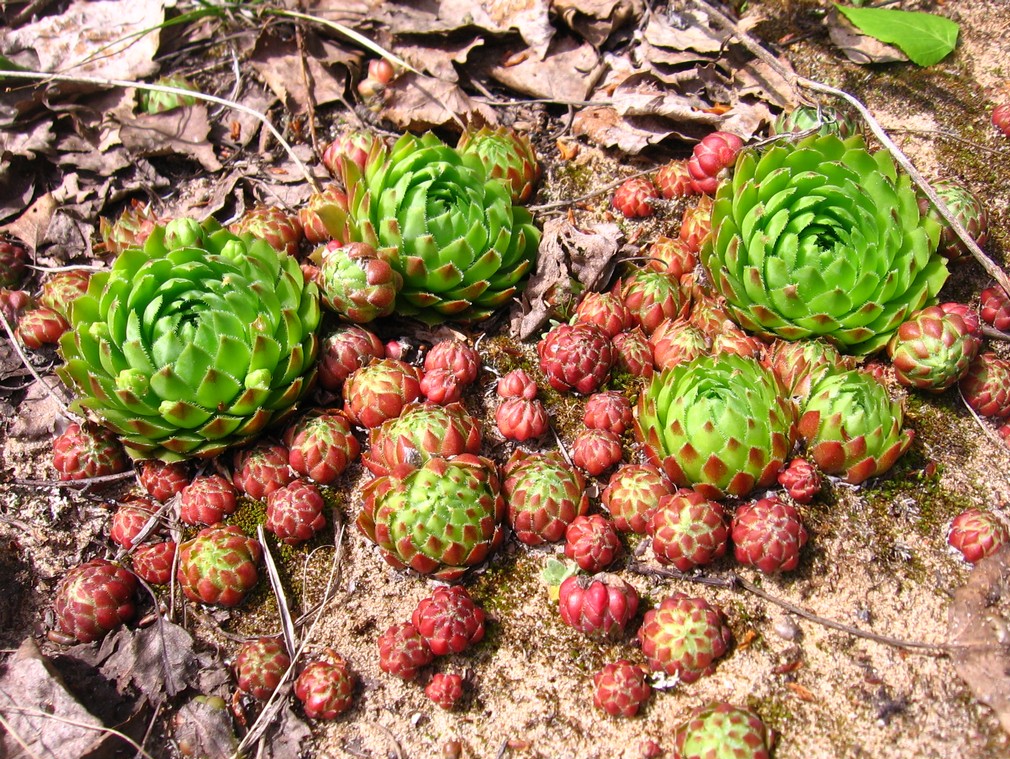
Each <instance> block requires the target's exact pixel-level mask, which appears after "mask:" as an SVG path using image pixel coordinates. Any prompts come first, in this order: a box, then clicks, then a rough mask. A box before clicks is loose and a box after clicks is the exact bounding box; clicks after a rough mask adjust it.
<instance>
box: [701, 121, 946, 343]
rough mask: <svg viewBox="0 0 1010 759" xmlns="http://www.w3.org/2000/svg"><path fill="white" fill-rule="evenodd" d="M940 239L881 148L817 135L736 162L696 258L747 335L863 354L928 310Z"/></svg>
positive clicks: (939, 279) (939, 278)
mask: <svg viewBox="0 0 1010 759" xmlns="http://www.w3.org/2000/svg"><path fill="white" fill-rule="evenodd" d="M939 232H940V229H939V225H938V224H937V223H936V221H935V220H933V219H931V218H929V217H923V216H922V215H921V214H920V213H919V207H918V204H917V201H916V195H915V192H914V190H913V189H912V187H911V183H910V181H909V179H908V177H907V176H905V175H900V176H899V175H898V173H897V171H896V170H895V167H894V163H893V162H892V160H891V158H890V156H889V155H888V154H887V153H886V152H885V151H879V152H877V153H873V154H871V153H869V152H868V151H867V150H866V148H865V146H864V145H863V142H862V140H861V139H860V138H858V137H851V138H849V139H847V140H841V139H839V138H838V137H836V136H834V135H827V136H814V137H809V138H807V139H805V140H802V141H800V142H799V143H797V144H796V145H790V144H779V145H775V146H773V147H771V148H769V149H768V150H766V151H765V152H764V153H761V154H758V153H756V152H755V151H752V150H748V151H743V152H742V153H741V154H740V156H739V157H738V158H737V163H736V169H735V171H734V174H733V179H732V181H730V182H724V183H723V184H722V185H721V186H720V188H719V191H718V194H717V196H716V200H715V204H714V206H713V209H712V234H711V235H710V236H709V238H708V240H707V241H706V242H705V244H704V246H703V247H702V251H701V261H702V264H703V265H704V267H705V269H706V271H707V272H708V275H709V278H710V280H711V281H712V283H713V285H714V287H715V289H716V290H717V291H718V292H719V294H720V295H722V296H723V297H724V298H725V299H726V309H727V311H729V312H730V314H731V316H732V317H733V318H734V319H735V320H736V321H737V322H738V323H739V324H740V325H741V326H743V327H744V328H745V329H748V330H751V331H753V332H757V333H759V334H762V335H766V336H767V335H775V336H778V337H782V338H784V339H786V340H800V339H803V338H807V337H824V338H826V339H827V340H830V341H831V342H832V343H834V344H835V345H837V346H838V348H839V349H840V350H842V351H843V352H846V353H852V354H856V355H864V354H869V353H873V352H874V351H877V350H879V349H880V348H882V347H883V346H884V345H886V343H887V341H888V340H889V339H890V337H891V335H892V334H893V333H894V331H895V330H896V329H897V328H898V326H899V325H900V324H901V323H902V322H903V321H904V320H905V319H906V318H907V317H908V315H909V314H911V313H912V312H914V311H917V310H918V309H920V308H923V307H924V306H927V305H930V304H931V303H933V302H935V296H936V294H937V293H938V292H939V290H940V287H941V286H942V285H943V283H944V281H945V280H946V279H947V267H946V264H945V263H944V260H943V259H942V258H941V257H940V256H939V255H937V254H936V247H937V241H938V238H939Z"/></svg>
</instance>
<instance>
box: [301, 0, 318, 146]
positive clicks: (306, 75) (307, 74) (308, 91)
mask: <svg viewBox="0 0 1010 759" xmlns="http://www.w3.org/2000/svg"><path fill="white" fill-rule="evenodd" d="M298 8H299V10H305V9H304V7H303V3H302V1H301V0H299V1H298ZM295 43H296V44H297V46H298V63H299V66H300V68H301V74H302V85H303V86H304V87H305V98H306V101H307V103H308V110H309V112H308V114H306V118H307V119H308V120H309V137H310V138H311V140H312V152H313V153H315V154H316V155H317V156H319V155H321V153H320V150H319V136H318V135H317V133H316V82H315V79H314V78H313V76H312V72H311V71H310V70H309V61H308V55H307V54H306V52H305V34H304V33H303V32H302V25H301V24H298V23H296V24H295Z"/></svg>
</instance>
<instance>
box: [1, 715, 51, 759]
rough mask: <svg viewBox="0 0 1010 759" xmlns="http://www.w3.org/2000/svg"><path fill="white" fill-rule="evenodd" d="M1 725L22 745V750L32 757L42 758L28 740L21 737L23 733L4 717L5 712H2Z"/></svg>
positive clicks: (33, 758)
mask: <svg viewBox="0 0 1010 759" xmlns="http://www.w3.org/2000/svg"><path fill="white" fill-rule="evenodd" d="M0 727H2V728H3V729H4V730H6V731H7V734H8V735H10V736H12V737H13V738H14V740H15V742H17V744H18V745H19V746H20V747H21V750H22V751H24V752H25V753H26V754H27V755H28V756H29V757H30V758H31V759H41V757H40V756H39V755H38V754H36V753H35V752H34V751H32V750H31V748H30V747H29V746H28V743H27V741H25V739H24V738H22V737H21V734H20V733H18V731H17V730H15V729H14V726H13V725H11V723H10V722H8V721H7V720H6V719H5V718H4V715H3V712H0Z"/></svg>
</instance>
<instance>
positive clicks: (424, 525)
mask: <svg viewBox="0 0 1010 759" xmlns="http://www.w3.org/2000/svg"><path fill="white" fill-rule="evenodd" d="M362 499H363V501H364V507H363V508H362V510H361V512H360V513H359V514H358V518H357V525H358V529H360V530H361V531H362V532H363V533H364V534H365V536H366V537H367V538H368V539H369V540H371V541H372V542H374V543H376V544H377V545H378V546H379V548H381V549H382V555H383V558H385V560H386V561H387V562H388V563H389V564H390V565H392V566H394V567H396V568H398V569H402V568H405V567H410V568H411V569H413V570H414V571H416V572H418V573H420V574H424V575H432V576H434V577H437V578H439V579H442V580H447V581H448V580H456V579H458V578H459V577H460V576H462V575H463V573H465V572H466V570H467V569H469V568H470V567H473V566H476V565H477V564H480V563H481V562H482V561H484V559H486V558H487V557H488V556H489V555H490V554H491V552H492V551H493V550H494V549H495V548H496V547H497V546H498V544H499V543H501V540H502V537H503V536H504V532H503V530H502V524H501V523H502V520H503V519H504V517H505V501H504V499H503V498H502V495H501V490H500V487H499V481H498V470H497V468H496V467H495V464H494V462H492V461H490V460H489V459H485V458H481V457H479V456H475V455H473V454H470V453H464V454H461V455H458V456H453V457H451V458H441V457H437V456H436V457H433V458H430V459H428V460H427V461H426V462H424V464H422V465H421V466H420V467H419V468H413V467H411V466H409V465H408V466H404V467H401V468H398V469H397V470H395V471H394V472H393V474H392V475H387V476H383V477H377V478H375V479H374V480H372V481H371V482H370V483H368V485H366V486H365V490H364V492H363V493H362Z"/></svg>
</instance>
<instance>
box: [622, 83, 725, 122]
mask: <svg viewBox="0 0 1010 759" xmlns="http://www.w3.org/2000/svg"><path fill="white" fill-rule="evenodd" d="M671 84H673V85H674V86H670V84H668V83H664V82H662V81H661V80H660V79H659V78H658V77H656V76H654V75H652V74H649V73H640V74H634V75H633V76H629V77H628V78H627V79H625V80H624V81H623V82H621V84H620V85H618V87H617V89H616V90H614V94H613V96H612V97H611V103H612V104H613V108H614V110H615V111H617V113H618V114H619V115H620V116H623V117H627V116H662V117H665V118H669V119H672V120H673V121H675V122H677V123H690V122H694V123H701V124H708V125H710V126H713V125H715V124H718V123H719V117H718V116H716V115H714V114H712V113H708V112H706V111H705V110H704V109H706V108H709V107H711V105H712V103H711V102H708V101H706V100H703V99H702V98H701V97H699V96H698V95H697V94H695V93H696V92H697V91H698V88H699V87H698V86H699V85H700V84H701V80H700V78H699V77H698V76H697V75H693V76H691V77H688V78H687V82H686V83H685V84H686V85H688V86H684V87H683V89H684V90H685V91H678V89H679V88H680V84H679V83H675V82H674V83H671Z"/></svg>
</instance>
